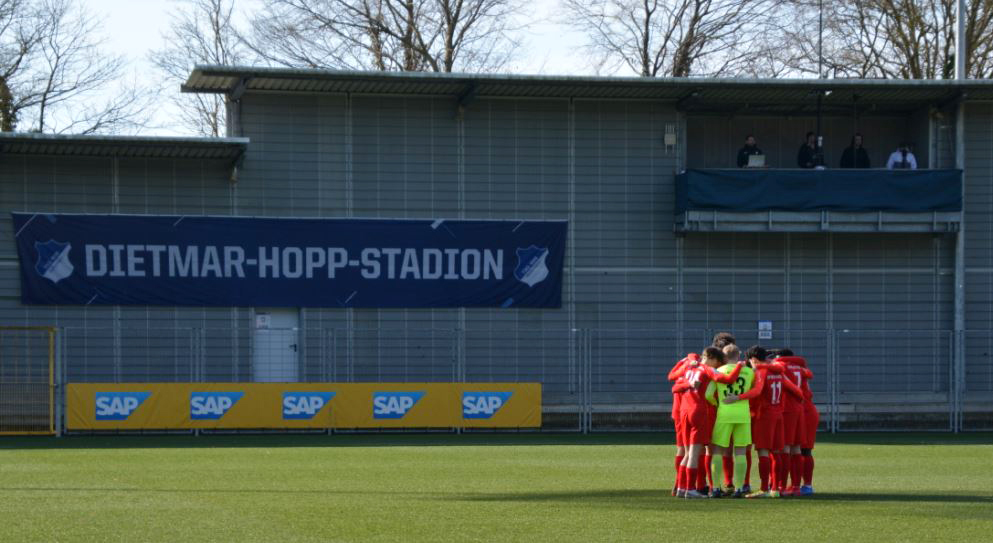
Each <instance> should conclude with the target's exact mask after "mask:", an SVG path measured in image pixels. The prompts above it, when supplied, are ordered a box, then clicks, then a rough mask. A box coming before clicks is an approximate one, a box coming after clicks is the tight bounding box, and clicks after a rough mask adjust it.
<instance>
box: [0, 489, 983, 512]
mask: <svg viewBox="0 0 993 543" xmlns="http://www.w3.org/2000/svg"><path fill="white" fill-rule="evenodd" d="M19 492H24V493H38V494H41V493H67V492H79V493H127V494H190V495H198V494H220V495H230V494H249V495H251V494H265V495H273V496H293V495H300V496H325V497H332V496H342V495H347V496H355V497H359V496H368V497H372V498H377V497H380V496H386V495H389V496H391V497H395V496H408V497H410V498H414V499H430V500H441V501H458V502H504V503H591V502H592V503H596V504H599V505H602V506H604V507H638V508H642V507H643V508H651V509H658V508H659V507H667V508H683V507H695V506H692V505H690V504H691V503H692V502H694V501H702V500H685V499H677V498H673V497H672V496H670V494H669V491H668V490H660V489H616V490H578V491H538V492H513V493H465V492H456V493H441V492H410V491H395V490H389V489H379V490H335V489H326V490H310V489H300V490H285V489H271V488H207V489H194V488H101V487H94V488H79V487H2V486H0V494H8V493H19ZM721 501H722V502H732V503H733V502H738V503H743V502H751V501H754V500H745V499H738V500H733V499H722V500H721ZM761 501H763V502H776V503H782V504H786V503H787V502H796V501H801V502H835V501H837V502H847V503H860V502H877V503H923V502H931V503H945V504H952V503H960V504H984V505H993V496H965V495H958V494H935V493H931V494H914V493H839V494H831V493H821V494H816V495H814V496H809V497H805V498H786V499H778V500H775V499H774V500H768V499H766V500H761ZM728 505H730V503H729V504H728Z"/></svg>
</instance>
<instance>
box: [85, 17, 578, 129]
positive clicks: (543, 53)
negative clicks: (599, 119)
mask: <svg viewBox="0 0 993 543" xmlns="http://www.w3.org/2000/svg"><path fill="white" fill-rule="evenodd" d="M80 2H81V3H82V4H83V5H85V6H87V7H88V9H90V10H92V13H93V14H94V15H97V16H99V17H101V18H102V19H103V20H104V31H105V33H106V35H107V39H108V42H107V48H108V49H109V50H111V51H114V52H116V53H119V54H123V55H125V56H126V57H127V58H128V59H129V60H130V62H131V67H132V69H133V70H134V71H135V72H136V73H137V74H138V76H139V77H140V78H141V79H144V80H157V79H158V78H159V77H160V76H159V74H158V73H156V72H155V68H154V67H153V66H152V65H151V63H149V62H148V54H149V52H150V51H152V50H155V49H157V48H160V47H162V36H163V34H165V33H166V32H168V30H169V20H170V14H172V13H174V12H175V11H176V10H178V9H180V8H182V6H183V2H182V1H181V0H80ZM557 2H558V0H534V1H532V2H531V3H530V5H531V6H532V7H533V9H534V10H535V13H534V17H533V19H532V20H534V21H537V22H535V23H534V24H533V25H532V26H531V28H530V29H529V30H528V32H527V33H526V34H525V36H524V39H525V40H526V41H527V43H528V46H527V49H526V50H527V51H528V55H526V56H523V57H521V58H520V59H519V60H517V61H516V62H514V64H513V67H512V69H513V71H515V72H518V73H541V74H563V75H568V74H572V75H578V74H589V73H591V68H590V67H588V66H587V65H586V64H585V61H584V58H583V56H582V55H581V54H578V52H577V48H578V47H579V46H580V45H581V44H582V37H581V36H578V35H576V34H575V33H572V32H569V31H568V30H567V29H564V28H562V27H561V26H559V25H556V24H555V23H552V22H549V19H550V15H551V14H552V13H553V10H554V9H555V6H556V4H557ZM258 4H259V0H237V1H236V7H237V9H238V10H240V15H241V17H242V18H247V16H248V14H249V12H250V11H251V10H252V9H254V8H255V7H257V6H258ZM165 91H166V92H169V93H173V92H174V93H178V92H179V85H178V84H177V85H175V87H171V88H167V89H165ZM169 117H170V109H169V106H168V105H167V104H163V106H162V108H161V109H160V111H158V114H157V116H156V118H155V119H154V121H153V122H154V124H156V125H159V126H160V127H159V128H152V129H149V130H144V131H143V133H144V134H147V135H188V134H187V133H185V132H180V131H177V130H176V129H175V128H170V127H169V126H168V124H169V123H168V119H169Z"/></svg>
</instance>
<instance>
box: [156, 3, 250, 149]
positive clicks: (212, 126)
mask: <svg viewBox="0 0 993 543" xmlns="http://www.w3.org/2000/svg"><path fill="white" fill-rule="evenodd" d="M233 10H234V1H233V0H186V6H185V9H183V10H181V11H179V12H178V13H177V14H176V15H174V16H173V18H172V21H171V24H170V25H169V32H168V34H167V35H166V36H165V44H166V45H165V47H164V48H162V49H160V50H158V51H155V52H153V53H152V54H151V60H152V62H153V63H154V64H155V65H156V66H157V67H158V68H159V69H160V70H161V71H162V73H163V74H164V76H165V79H166V84H167V85H169V86H172V87H174V88H177V89H178V87H179V85H180V84H181V83H182V82H183V81H185V80H186V78H187V76H189V73H190V70H192V69H193V66H194V65H196V64H222V65H232V64H238V63H240V62H242V61H244V60H245V59H246V54H247V51H246V49H245V47H244V45H243V44H242V43H241V41H240V39H239V36H238V33H237V31H236V29H235V27H234V23H233V20H232V13H233ZM171 99H172V101H173V103H175V104H176V105H177V106H178V107H177V110H178V111H179V115H180V118H179V120H178V124H180V125H181V126H182V127H183V128H184V129H187V130H191V131H193V132H194V133H196V134H199V135H203V136H221V135H223V134H224V133H225V125H226V120H225V104H224V98H223V97H222V96H221V95H217V94H179V93H175V94H174V95H172V98H171Z"/></svg>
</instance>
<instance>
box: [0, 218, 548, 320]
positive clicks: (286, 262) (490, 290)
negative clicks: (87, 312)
mask: <svg viewBox="0 0 993 543" xmlns="http://www.w3.org/2000/svg"><path fill="white" fill-rule="evenodd" d="M13 218H14V233H15V239H16V241H17V252H18V256H19V257H20V261H21V301H22V302H23V303H25V304H60V305H95V304H102V305H159V306H225V307H230V306H241V307H359V308H408V307H561V306H562V263H563V258H564V255H565V246H566V230H567V223H566V222H565V221H485V220H447V219H438V220H382V219H268V218H231V217H204V216H163V215H72V214H46V213H13Z"/></svg>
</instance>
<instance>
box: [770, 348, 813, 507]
mask: <svg viewBox="0 0 993 543" xmlns="http://www.w3.org/2000/svg"><path fill="white" fill-rule="evenodd" d="M776 361H777V362H779V363H781V364H783V366H784V367H785V371H784V372H783V378H784V379H785V380H789V381H790V382H791V383H793V384H794V385H796V388H797V389H798V390H801V391H802V390H803V387H804V381H805V380H806V379H809V378H811V377H813V373H811V372H810V370H809V369H807V362H806V360H804V359H803V358H801V357H799V356H793V352H792V351H790V350H788V349H783V350H782V351H780V356H779V357H777V358H776ZM784 400H785V404H784V406H783V433H784V439H785V442H786V449H785V450H784V453H785V454H784V455H783V456H784V458H783V460H784V463H785V471H786V473H783V469H780V474H781V478H779V479H778V481H779V491H780V494H781V495H783V496H800V482H801V481H800V475H801V474H802V473H803V464H802V463H801V462H802V456H801V455H800V449H801V445H802V444H803V442H804V441H805V436H806V432H805V429H804V407H803V404H804V402H805V398H804V396H803V393H802V392H801V394H800V396H799V397H797V396H794V395H792V394H787V395H786V396H785V397H784ZM787 475H788V476H789V478H790V479H791V483H792V486H790V487H787V486H786V478H787Z"/></svg>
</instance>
